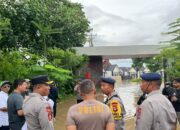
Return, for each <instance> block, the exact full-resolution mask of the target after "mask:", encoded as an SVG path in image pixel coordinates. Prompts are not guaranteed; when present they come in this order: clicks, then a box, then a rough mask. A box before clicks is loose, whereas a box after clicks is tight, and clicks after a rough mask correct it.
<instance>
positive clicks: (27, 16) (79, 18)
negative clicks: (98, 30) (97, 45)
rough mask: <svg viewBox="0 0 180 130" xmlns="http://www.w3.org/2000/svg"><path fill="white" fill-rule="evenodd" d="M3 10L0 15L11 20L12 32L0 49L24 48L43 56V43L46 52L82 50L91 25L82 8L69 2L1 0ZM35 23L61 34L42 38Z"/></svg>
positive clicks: (58, 0)
mask: <svg viewBox="0 0 180 130" xmlns="http://www.w3.org/2000/svg"><path fill="white" fill-rule="evenodd" d="M0 8H1V10H0V15H1V16H2V17H4V18H8V19H10V30H9V31H8V32H6V33H4V34H3V38H2V39H1V40H0V49H7V48H9V49H15V48H19V47H23V48H29V50H31V52H38V53H39V54H44V53H42V52H44V39H46V46H47V48H48V47H58V48H61V49H64V50H65V49H67V48H69V47H74V46H83V45H84V43H85V41H86V32H88V31H89V22H88V20H87V19H86V17H85V14H84V12H83V11H82V6H81V5H80V4H77V3H70V2H69V1H68V0H53V1H52V0H18V1H17V0H0ZM34 23H37V24H39V25H40V24H41V25H42V26H41V27H43V29H50V30H49V31H52V30H58V31H59V32H58V33H48V35H46V34H45V33H44V34H43V33H42V32H43V31H42V29H40V28H38V27H37V26H36V25H35V24H34ZM41 34H43V35H41ZM44 37H45V38H44Z"/></svg>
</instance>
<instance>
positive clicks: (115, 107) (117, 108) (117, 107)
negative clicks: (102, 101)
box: [110, 100, 122, 120]
mask: <svg viewBox="0 0 180 130" xmlns="http://www.w3.org/2000/svg"><path fill="white" fill-rule="evenodd" d="M110 110H111V112H112V114H113V117H114V119H115V120H121V119H122V106H121V104H120V103H119V101H118V100H112V101H111V102H110Z"/></svg>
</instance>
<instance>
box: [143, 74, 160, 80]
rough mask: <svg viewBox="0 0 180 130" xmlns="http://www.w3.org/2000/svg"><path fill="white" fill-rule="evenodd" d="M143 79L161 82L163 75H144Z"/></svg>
mask: <svg viewBox="0 0 180 130" xmlns="http://www.w3.org/2000/svg"><path fill="white" fill-rule="evenodd" d="M141 78H142V79H143V80H145V81H154V80H160V79H161V75H160V74H158V73H144V74H142V75H141Z"/></svg>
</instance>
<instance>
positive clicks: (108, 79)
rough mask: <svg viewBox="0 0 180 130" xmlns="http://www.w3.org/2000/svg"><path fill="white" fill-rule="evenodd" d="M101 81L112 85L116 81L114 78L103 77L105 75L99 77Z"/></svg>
mask: <svg viewBox="0 0 180 130" xmlns="http://www.w3.org/2000/svg"><path fill="white" fill-rule="evenodd" d="M101 81H102V82H105V83H109V84H112V85H114V83H115V82H116V81H115V80H114V79H112V78H109V77H108V78H105V77H102V78H101Z"/></svg>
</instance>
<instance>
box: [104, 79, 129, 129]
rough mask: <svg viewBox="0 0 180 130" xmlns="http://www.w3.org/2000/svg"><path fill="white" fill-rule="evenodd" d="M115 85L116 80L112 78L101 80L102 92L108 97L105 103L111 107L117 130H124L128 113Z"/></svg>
mask: <svg viewBox="0 0 180 130" xmlns="http://www.w3.org/2000/svg"><path fill="white" fill-rule="evenodd" d="M114 84H115V80H114V79H112V78H104V77H103V78H101V90H102V92H103V93H104V94H105V95H107V96H108V97H107V99H106V101H105V102H104V103H105V104H107V105H108V106H109V108H110V110H111V112H112V114H113V117H114V120H115V127H116V130H124V129H125V121H124V116H125V113H126V112H125V108H124V105H123V102H122V100H121V98H120V96H119V95H118V94H117V92H116V91H115V90H114Z"/></svg>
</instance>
